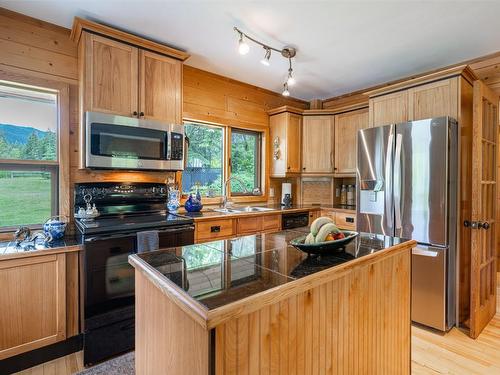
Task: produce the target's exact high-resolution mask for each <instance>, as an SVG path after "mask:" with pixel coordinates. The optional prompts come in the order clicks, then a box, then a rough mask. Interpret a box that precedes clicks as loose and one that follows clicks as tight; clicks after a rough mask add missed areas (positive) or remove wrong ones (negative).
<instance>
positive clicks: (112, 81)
mask: <svg viewBox="0 0 500 375" xmlns="http://www.w3.org/2000/svg"><path fill="white" fill-rule="evenodd" d="M138 51H139V50H138V48H137V47H133V46H130V45H128V44H124V43H120V42H117V41H115V40H111V39H109V38H104V37H102V36H99V35H95V34H91V33H84V36H83V38H82V43H81V45H80V51H79V53H80V55H81V56H80V59H82V61H81V62H82V63H83V65H82V68H83V70H82V71H81V72H80V74H82V75H83V77H81V83H82V85H83V95H84V110H85V111H93V112H105V113H112V114H116V115H121V116H129V117H130V116H133V113H134V111H136V112H137V111H138V96H137V94H138V76H137V74H138V62H139V60H138Z"/></svg>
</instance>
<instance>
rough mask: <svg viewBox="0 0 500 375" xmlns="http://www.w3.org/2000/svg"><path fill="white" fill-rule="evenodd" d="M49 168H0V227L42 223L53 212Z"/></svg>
mask: <svg viewBox="0 0 500 375" xmlns="http://www.w3.org/2000/svg"><path fill="white" fill-rule="evenodd" d="M51 190H52V177H51V173H50V172H39V171H6V170H0V227H5V226H18V225H29V224H42V223H44V222H45V221H46V220H47V219H48V218H49V217H50V216H52V194H51Z"/></svg>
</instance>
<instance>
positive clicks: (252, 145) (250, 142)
mask: <svg viewBox="0 0 500 375" xmlns="http://www.w3.org/2000/svg"><path fill="white" fill-rule="evenodd" d="M261 145H262V141H261V133H259V132H254V131H247V130H239V129H231V176H233V177H237V178H238V179H239V180H241V181H242V182H243V183H244V186H241V185H242V184H241V183H233V184H231V193H233V194H252V191H253V190H254V189H259V190H260V188H261V184H260V179H261V168H260V167H261V165H262V162H261Z"/></svg>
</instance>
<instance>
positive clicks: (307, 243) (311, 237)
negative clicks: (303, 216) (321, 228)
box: [304, 233, 314, 245]
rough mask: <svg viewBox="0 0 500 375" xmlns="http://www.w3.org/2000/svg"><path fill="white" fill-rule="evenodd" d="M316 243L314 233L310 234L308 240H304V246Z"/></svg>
mask: <svg viewBox="0 0 500 375" xmlns="http://www.w3.org/2000/svg"><path fill="white" fill-rule="evenodd" d="M313 243H314V236H313V234H312V233H309V234H308V235H307V236H306V239H305V240H304V244H305V245H311V244H313Z"/></svg>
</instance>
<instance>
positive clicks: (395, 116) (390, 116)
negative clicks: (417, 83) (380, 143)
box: [369, 90, 408, 126]
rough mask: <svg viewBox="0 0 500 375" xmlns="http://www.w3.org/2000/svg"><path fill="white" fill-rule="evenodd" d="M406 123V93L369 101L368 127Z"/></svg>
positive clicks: (388, 95)
mask: <svg viewBox="0 0 500 375" xmlns="http://www.w3.org/2000/svg"><path fill="white" fill-rule="evenodd" d="M405 121H408V91H407V90H405V91H400V92H395V93H392V94H387V95H382V96H379V97H377V98H371V99H370V111H369V123H370V126H384V125H389V124H398V123H400V122H405Z"/></svg>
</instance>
